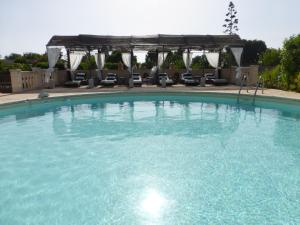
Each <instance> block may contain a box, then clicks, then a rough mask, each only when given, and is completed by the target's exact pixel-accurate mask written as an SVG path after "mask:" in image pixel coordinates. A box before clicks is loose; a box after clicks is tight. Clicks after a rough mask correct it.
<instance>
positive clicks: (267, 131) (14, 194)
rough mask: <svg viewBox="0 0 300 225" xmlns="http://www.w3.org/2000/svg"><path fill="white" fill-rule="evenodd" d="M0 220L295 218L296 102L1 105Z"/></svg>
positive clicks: (103, 100) (94, 100)
mask: <svg viewBox="0 0 300 225" xmlns="http://www.w3.org/2000/svg"><path fill="white" fill-rule="evenodd" d="M0 138H1V139H0V224H1V225H23V224H24V225H29V224H30V225H41V224H43V225H56V224H57V225H58V224H59V225H61V224H64V225H77V224H78V225H79V224H80V225H83V224H122V225H127V224H128V225H135V224H147V225H149V224H170V225H176V224H189V225H190V224H230V225H231V224H232V225H236V224H249V225H253V224H256V225H260V224H276V225H280V224H282V225H283V224H284V225H287V224H289V225H292V224H293V225H299V224H300V107H298V106H294V107H292V106H290V105H288V104H284V105H283V104H275V103H272V102H269V101H265V102H262V101H257V106H256V107H254V106H251V105H250V104H248V103H244V104H241V105H237V104H236V100H235V99H227V98H216V97H212V96H194V95H193V96H189V95H168V96H164V97H161V96H157V95H146V96H139V97H137V96H125V95H120V96H106V97H104V96H102V97H100V96H96V97H90V98H79V99H71V100H67V99H66V100H58V101H50V102H45V103H26V104H24V105H21V106H18V107H9V108H6V109H2V110H0Z"/></svg>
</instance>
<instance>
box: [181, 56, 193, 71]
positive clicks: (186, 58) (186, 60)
mask: <svg viewBox="0 0 300 225" xmlns="http://www.w3.org/2000/svg"><path fill="white" fill-rule="evenodd" d="M182 58H183V62H184V65H185V68H186V69H187V70H188V71H189V70H190V69H191V65H192V58H193V53H192V52H184V53H183V54H182Z"/></svg>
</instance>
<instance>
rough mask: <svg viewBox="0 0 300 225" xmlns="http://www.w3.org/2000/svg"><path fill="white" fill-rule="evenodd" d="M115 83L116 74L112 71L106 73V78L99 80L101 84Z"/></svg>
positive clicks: (111, 84)
mask: <svg viewBox="0 0 300 225" xmlns="http://www.w3.org/2000/svg"><path fill="white" fill-rule="evenodd" d="M116 84H117V75H116V74H114V73H109V74H107V76H106V78H105V79H104V80H102V81H101V85H103V86H114V85H116Z"/></svg>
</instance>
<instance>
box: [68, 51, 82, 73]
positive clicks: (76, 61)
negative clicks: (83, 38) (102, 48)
mask: <svg viewBox="0 0 300 225" xmlns="http://www.w3.org/2000/svg"><path fill="white" fill-rule="evenodd" d="M84 55H85V52H78V51H75V52H72V53H70V67H71V68H70V69H71V72H74V71H75V70H77V68H78V66H79V65H80V63H81V60H82V57H83V56H84Z"/></svg>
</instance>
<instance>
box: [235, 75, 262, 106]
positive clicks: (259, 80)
mask: <svg viewBox="0 0 300 225" xmlns="http://www.w3.org/2000/svg"><path fill="white" fill-rule="evenodd" d="M247 80H248V76H247V75H246V74H244V75H242V76H241V80H240V88H239V93H238V97H237V100H238V103H239V101H240V95H241V92H242V89H243V87H244V84H245V81H247ZM246 87H247V93H249V87H248V84H246ZM259 87H261V88H262V89H261V93H262V94H263V93H264V80H263V77H262V76H261V75H260V76H259V77H258V80H257V82H256V87H255V91H254V95H253V99H252V103H253V104H254V103H255V98H256V95H257V91H258V88H259Z"/></svg>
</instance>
